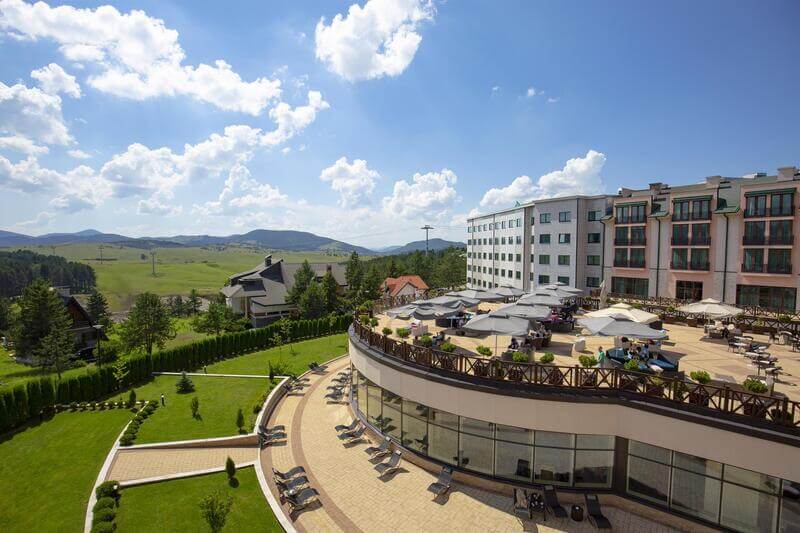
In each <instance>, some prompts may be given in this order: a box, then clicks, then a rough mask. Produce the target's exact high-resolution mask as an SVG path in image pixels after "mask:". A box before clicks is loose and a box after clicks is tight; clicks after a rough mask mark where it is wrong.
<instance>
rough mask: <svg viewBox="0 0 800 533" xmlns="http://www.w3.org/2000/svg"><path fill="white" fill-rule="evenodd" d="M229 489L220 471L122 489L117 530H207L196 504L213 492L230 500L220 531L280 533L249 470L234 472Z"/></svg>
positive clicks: (253, 473)
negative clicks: (237, 482)
mask: <svg viewBox="0 0 800 533" xmlns="http://www.w3.org/2000/svg"><path fill="white" fill-rule="evenodd" d="M236 479H237V480H238V481H239V485H238V486H237V487H231V486H230V485H229V484H228V479H227V477H226V475H225V473H224V472H220V473H217V474H207V475H204V476H197V477H191V478H186V479H176V480H172V481H162V482H160V483H153V484H149V485H141V486H138V487H130V488H127V489H123V490H122V497H121V498H120V507H119V509H118V514H117V518H116V523H117V527H118V530H119V531H138V532H142V533H144V532H148V531H152V532H161V531H171V532H181V531H186V532H194V531H208V525H207V524H206V522H205V521H204V520H203V517H202V515H201V513H200V507H199V504H200V501H201V500H202V499H203V498H204V497H205V496H207V495H209V494H212V493H214V492H216V491H219V492H221V493H222V494H229V495H230V496H232V497H233V506H232V507H231V512H230V514H229V515H228V519H227V521H226V522H225V529H224V531H270V532H272V531H274V532H279V531H283V529H281V527H280V525H279V524H278V521H277V519H276V518H275V515H273V514H272V511H271V510H270V508H269V505H267V501H266V500H265V499H264V495H263V493H262V492H261V489H260V488H259V486H258V480H257V479H256V474H255V470H254V469H253V467H247V468H243V469H241V470H238V471H237V472H236Z"/></svg>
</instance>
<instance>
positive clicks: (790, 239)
mask: <svg viewBox="0 0 800 533" xmlns="http://www.w3.org/2000/svg"><path fill="white" fill-rule="evenodd" d="M767 242H768V243H769V245H770V246H792V245H794V235H781V234H778V235H770V236H769V238H768V240H767Z"/></svg>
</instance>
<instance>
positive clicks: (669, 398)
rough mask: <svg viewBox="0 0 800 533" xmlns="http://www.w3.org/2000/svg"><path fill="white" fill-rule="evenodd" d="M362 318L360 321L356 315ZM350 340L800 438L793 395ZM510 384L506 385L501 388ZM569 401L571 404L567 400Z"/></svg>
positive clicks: (543, 387) (537, 388) (397, 360)
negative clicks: (761, 392) (722, 419)
mask: <svg viewBox="0 0 800 533" xmlns="http://www.w3.org/2000/svg"><path fill="white" fill-rule="evenodd" d="M356 318H358V317H356ZM350 339H351V341H352V342H353V344H354V345H356V346H359V347H360V348H361V349H362V350H364V349H366V350H369V352H367V353H368V354H369V353H370V352H372V353H374V354H375V355H371V356H370V357H383V358H387V360H391V361H393V364H400V365H406V366H407V367H408V368H409V369H419V370H421V371H423V372H426V373H428V375H429V376H436V375H439V376H443V377H446V378H447V379H448V380H451V381H453V380H461V381H464V382H468V383H471V384H475V385H481V386H496V387H501V386H512V387H513V388H514V390H527V391H529V392H531V393H534V392H538V393H546V392H547V391H548V390H549V391H553V392H555V393H558V394H565V393H568V392H569V391H576V392H578V391H580V392H579V394H581V395H582V396H585V395H593V394H596V395H597V396H598V397H602V398H613V397H615V396H616V397H620V398H624V399H626V400H636V401H638V402H643V403H652V404H653V405H659V406H672V407H673V408H674V410H675V411H680V412H687V413H690V412H694V413H697V414H700V415H703V416H705V417H713V418H717V419H721V418H725V419H727V420H729V421H732V422H736V423H737V424H739V423H741V424H743V425H745V426H747V427H748V428H751V427H760V428H762V429H768V430H770V431H782V432H785V433H789V434H792V435H798V434H800V427H799V426H800V402H796V401H792V400H789V399H788V398H787V397H785V396H784V397H776V396H767V395H763V394H754V393H751V392H749V391H741V390H736V389H734V388H731V387H718V386H714V385H707V384H706V385H702V384H699V383H694V382H691V381H684V380H683V379H681V378H680V377H666V376H654V375H652V374H647V373H642V372H634V371H630V370H625V369H623V368H618V367H615V368H581V367H579V366H556V365H543V364H537V363H516V362H513V361H504V360H501V359H498V358H488V357H482V356H479V355H477V354H476V355H472V354H470V355H465V354H461V353H449V352H443V351H440V350H436V349H433V348H425V347H422V346H416V345H414V344H410V343H407V342H402V341H398V340H395V339H392V338H390V337H387V336H386V335H382V334H381V333H379V332H376V331H372V330H371V329H370V328H369V326H365V325H362V324H360V323H359V321H358V320H355V321H354V323H353V329H352V332H351V333H350ZM501 384H504V385H501ZM567 401H568V400H567Z"/></svg>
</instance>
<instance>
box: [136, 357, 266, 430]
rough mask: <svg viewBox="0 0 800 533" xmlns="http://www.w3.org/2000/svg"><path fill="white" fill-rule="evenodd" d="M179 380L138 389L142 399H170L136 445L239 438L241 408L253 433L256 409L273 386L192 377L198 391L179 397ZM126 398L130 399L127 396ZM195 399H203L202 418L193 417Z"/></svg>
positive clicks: (159, 379) (146, 425)
mask: <svg viewBox="0 0 800 533" xmlns="http://www.w3.org/2000/svg"><path fill="white" fill-rule="evenodd" d="M209 372H210V370H209ZM178 379H179V377H177V376H158V377H156V378H155V379H154V380H153V381H150V382H148V383H146V384H144V385H142V386H141V387H137V388H136V396H137V398H139V399H141V400H155V399H160V398H161V394H162V393H163V394H164V397H165V399H166V406H164V407H159V408H158V410H156V412H155V413H154V414H153V416H151V417H150V418H148V419H147V420H146V421H145V422H144V423H143V424H142V426H141V428H140V429H139V433H138V435H137V438H136V444H146V443H151V442H165V441H173V440H188V439H204V438H211V437H225V436H228V435H236V433H237V431H238V429H237V427H236V412H237V410H238V409H239V408H240V407H241V408H242V412H243V413H244V417H245V429H246V430H247V431H248V432H250V431H252V429H253V423H254V421H255V415H254V414H253V406H254V405H255V404H257V403H258V402H259V400H260V398H261V396H262V395H263V394H264V393H265V392H267V391H268V390H269V389H270V386H271V385H270V383H269V380H267V379H256V378H214V377H204V376H192V377H191V379H192V381H193V382H194V385H195V392H193V393H189V394H178V393H177V392H176V391H175V383H176V382H177V381H178ZM123 396H124V397H127V393H124V394H123ZM194 396H197V398H198V400H200V411H199V413H200V416H199V417H198V418H193V417H192V411H191V407H190V403H191V401H192V398H193V397H194Z"/></svg>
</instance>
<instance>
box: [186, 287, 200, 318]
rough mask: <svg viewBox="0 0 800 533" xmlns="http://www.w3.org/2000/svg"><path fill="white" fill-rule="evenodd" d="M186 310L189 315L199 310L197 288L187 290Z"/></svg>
mask: <svg viewBox="0 0 800 533" xmlns="http://www.w3.org/2000/svg"><path fill="white" fill-rule="evenodd" d="M186 311H187V312H188V313H189V314H190V315H196V314H197V312H198V311H200V293H198V292H197V289H192V290H191V291H189V298H188V299H187V300H186Z"/></svg>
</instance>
